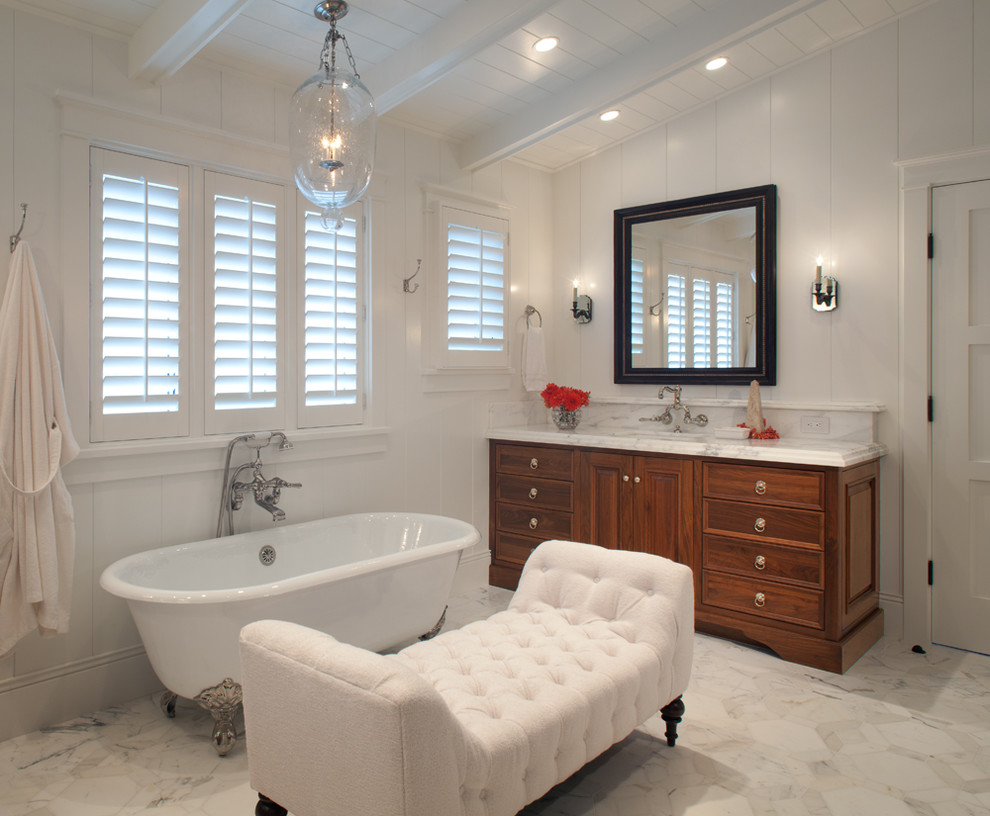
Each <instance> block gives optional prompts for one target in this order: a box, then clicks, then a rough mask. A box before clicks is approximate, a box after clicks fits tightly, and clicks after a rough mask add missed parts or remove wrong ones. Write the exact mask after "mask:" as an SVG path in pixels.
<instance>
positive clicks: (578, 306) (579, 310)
mask: <svg viewBox="0 0 990 816" xmlns="http://www.w3.org/2000/svg"><path fill="white" fill-rule="evenodd" d="M577 288H578V282H577V281H574V294H573V295H572V297H571V314H572V315H574V319H575V320H576V321H577V322H578V323H590V322H591V305H592V304H591V298H590V297H589V296H588V295H579V294H578V290H577Z"/></svg>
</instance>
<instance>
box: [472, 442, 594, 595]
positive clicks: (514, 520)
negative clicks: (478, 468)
mask: <svg viewBox="0 0 990 816" xmlns="http://www.w3.org/2000/svg"><path fill="white" fill-rule="evenodd" d="M576 460H577V452H576V451H575V450H573V449H572V448H566V447H560V446H556V445H529V444H527V445H523V444H515V443H508V442H496V441H492V442H491V443H490V446H489V484H490V491H491V501H490V512H489V516H490V517H489V522H488V527H489V536H488V540H489V541H490V542H491V545H490V546H491V548H492V563H491V567H490V568H489V581H490V582H491V583H492V584H493V585H494V586H499V587H505V588H506V589H515V588H516V584H517V583H519V575H520V573H521V572H522V567H523V564H525V563H526V559H527V558H529V554H530V553H531V552H532V551H533V549H534V548H535V547H536V546H537V545H538V544H540V542H542V541H546V540H547V539H552V538H561V539H565V540H576V536H577V527H576V524H575V521H574V501H575V490H574V482H575V463H576Z"/></svg>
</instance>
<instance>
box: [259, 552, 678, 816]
mask: <svg viewBox="0 0 990 816" xmlns="http://www.w3.org/2000/svg"><path fill="white" fill-rule="evenodd" d="M693 632H694V603H693V589H692V578H691V571H690V570H689V569H688V568H687V567H685V566H683V565H680V564H676V563H674V562H672V561H668V560H666V559H663V558H660V557H658V556H653V555H647V554H644V553H633V552H625V551H617V550H606V549H603V548H601V547H594V546H591V545H588V544H577V543H575V542H570V541H547V542H544V543H543V544H541V545H540V546H539V547H537V548H536V550H534V551H533V553H532V555H531V556H530V558H529V560H528V561H527V562H526V566H525V568H524V570H523V573H522V577H521V578H520V581H519V588H518V589H517V590H516V593H515V594H514V595H513V598H512V601H511V603H510V605H509V608H508V609H507V610H506V611H504V612H499V613H497V614H495V615H492V616H491V617H490V618H488V619H487V620H484V621H477V622H475V623H471V624H468V625H467V626H464V627H463V628H461V629H457V630H453V631H450V632H446V633H444V634H442V635H440V636H439V637H437V638H435V639H433V640H430V641H425V642H423V643H417V644H414V645H412V646H409V647H407V648H405V649H403V650H402V651H400V652H399V653H397V654H394V655H379V654H375V653H372V652H368V651H366V650H363V649H359V648H356V647H354V646H349V645H347V644H344V643H340V642H338V641H337V640H335V639H334V638H333V637H331V636H330V635H327V634H323V633H320V632H316V631H314V630H312V629H307V628H306V627H302V626H298V625H296V624H292V623H286V622H282V621H259V622H257V623H252V624H250V625H249V626H246V627H245V628H244V629H243V630H242V633H241V661H242V664H243V687H244V718H245V727H246V732H247V733H246V736H247V751H248V763H249V766H250V776H251V786H252V787H253V788H254V789H255V790H257V791H260V792H261V794H260V801H259V803H258V806H257V809H256V813H257V814H259V816H263V815H264V814H284V813H285V812H286V810H285V809H286V808H288V809H289V810H290V811H291V812H292V813H293V814H296V816H512V815H513V814H515V813H517V812H518V811H519V810H520V809H522V808H523V807H524V806H525V805H527V804H528V803H530V802H532V801H534V800H536V799H538V798H539V797H541V796H542V795H543V794H545V793H546V792H547V791H548V790H550V788H552V787H553V786H554V785H556V784H558V783H559V782H562V781H563V780H565V779H566V778H567V777H569V776H570V775H571V774H573V773H574V772H575V771H577V770H578V769H579V768H581V767H582V766H583V765H584V764H585V763H587V762H588V761H589V760H591V759H593V758H594V757H596V756H598V755H599V754H600V753H602V751H604V750H606V749H607V748H609V747H610V746H611V745H613V744H614V743H616V742H618V741H619V740H622V739H624V738H625V737H626V736H627V735H628V734H629V733H630V732H632V730H633V729H634V728H636V726H638V725H639V724H640V723H642V722H644V721H645V720H647V719H649V718H650V717H651V716H653V715H654V714H655V713H656V712H657V710H658V709H660V708H661V706H663V709H662V714H663V718H664V720H666V721H667V742H668V744H669V745H673V744H674V740H675V739H676V727H677V723H678V722H679V721H680V717H681V714H682V713H683V710H684V707H683V704H682V703H681V701H680V695H681V693H682V692H683V691H684V689H685V688H686V686H687V682H688V677H689V674H690V670H691V656H692V636H693ZM275 803H278V804H275Z"/></svg>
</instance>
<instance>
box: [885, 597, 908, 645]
mask: <svg viewBox="0 0 990 816" xmlns="http://www.w3.org/2000/svg"><path fill="white" fill-rule="evenodd" d="M880 608H881V609H882V610H883V636H884V637H885V638H886V639H887V640H888V641H894V640H904V596H903V595H890V594H888V593H884V592H881V593H880Z"/></svg>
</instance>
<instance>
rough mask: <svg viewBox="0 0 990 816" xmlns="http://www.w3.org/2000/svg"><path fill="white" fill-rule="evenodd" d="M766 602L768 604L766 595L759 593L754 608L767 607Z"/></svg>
mask: <svg viewBox="0 0 990 816" xmlns="http://www.w3.org/2000/svg"><path fill="white" fill-rule="evenodd" d="M766 602H767V596H766V595H764V594H763V593H762V592H757V593H756V597H755V598H753V606H759V607H762V606H765V605H766Z"/></svg>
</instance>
